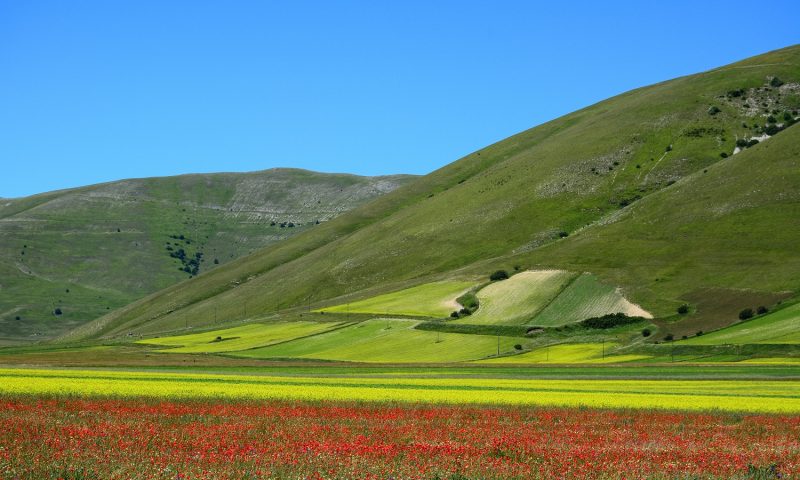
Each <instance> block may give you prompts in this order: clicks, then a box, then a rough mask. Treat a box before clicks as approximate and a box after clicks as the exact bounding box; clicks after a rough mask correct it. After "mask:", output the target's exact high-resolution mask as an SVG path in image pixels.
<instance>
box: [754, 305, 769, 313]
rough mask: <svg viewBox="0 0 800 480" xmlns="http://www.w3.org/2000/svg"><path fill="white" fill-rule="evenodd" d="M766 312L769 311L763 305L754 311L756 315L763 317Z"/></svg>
mask: <svg viewBox="0 0 800 480" xmlns="http://www.w3.org/2000/svg"><path fill="white" fill-rule="evenodd" d="M767 312H769V309H768V308H767V307H765V306H764V305H761V306H760V307H758V308H757V309H756V313H758V314H759V315H764V314H765V313H767Z"/></svg>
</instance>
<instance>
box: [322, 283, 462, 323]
mask: <svg viewBox="0 0 800 480" xmlns="http://www.w3.org/2000/svg"><path fill="white" fill-rule="evenodd" d="M473 286H475V282H467V281H445V282H433V283H426V284H423V285H417V286H416V287H411V288H406V289H405V290H400V291H397V292H392V293H387V294H385V295H378V296H377V297H372V298H368V299H366V300H361V301H358V302H353V303H346V304H342V305H336V306H334V307H327V308H323V309H320V311H323V312H331V313H369V314H375V315H411V316H421V317H447V316H448V315H450V312H453V311H454V310H459V309H460V308H461V306H460V305H458V303H456V301H455V300H456V298H458V297H460V296H461V295H462V294H463V293H464V292H466V291H467V290H469V289H470V288H472V287H473Z"/></svg>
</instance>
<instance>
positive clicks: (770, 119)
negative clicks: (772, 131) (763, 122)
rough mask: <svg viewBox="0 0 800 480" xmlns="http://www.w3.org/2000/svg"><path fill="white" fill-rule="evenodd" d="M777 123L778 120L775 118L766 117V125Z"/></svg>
mask: <svg viewBox="0 0 800 480" xmlns="http://www.w3.org/2000/svg"><path fill="white" fill-rule="evenodd" d="M777 122H778V120H777V119H776V118H775V117H773V116H772V115H770V116H768V117H767V123H777Z"/></svg>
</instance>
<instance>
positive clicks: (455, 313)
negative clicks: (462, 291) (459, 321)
mask: <svg viewBox="0 0 800 480" xmlns="http://www.w3.org/2000/svg"><path fill="white" fill-rule="evenodd" d="M450 316H451V317H452V318H458V312H451V313H450Z"/></svg>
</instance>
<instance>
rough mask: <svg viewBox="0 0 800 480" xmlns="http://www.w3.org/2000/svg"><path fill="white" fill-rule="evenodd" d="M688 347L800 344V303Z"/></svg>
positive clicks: (694, 340) (701, 338)
mask: <svg viewBox="0 0 800 480" xmlns="http://www.w3.org/2000/svg"><path fill="white" fill-rule="evenodd" d="M680 343H683V344H686V345H723V344H735V345H741V344H748V343H773V344H780V343H800V303H798V304H795V305H792V306H790V307H786V308H784V309H781V310H778V311H777V312H773V313H769V314H767V315H764V316H762V317H758V318H754V319H752V320H747V321H745V322H741V323H738V324H736V325H733V326H730V327H728V328H723V329H722V330H717V331H716V332H711V333H708V334H705V335H702V336H699V337H693V338H690V339H688V340H681V342H680Z"/></svg>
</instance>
